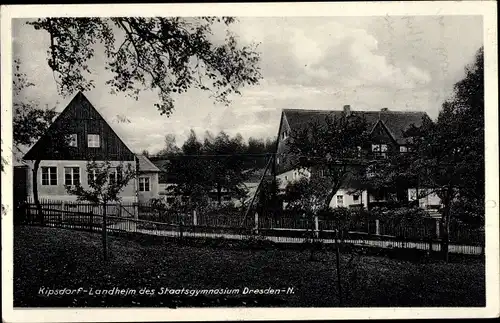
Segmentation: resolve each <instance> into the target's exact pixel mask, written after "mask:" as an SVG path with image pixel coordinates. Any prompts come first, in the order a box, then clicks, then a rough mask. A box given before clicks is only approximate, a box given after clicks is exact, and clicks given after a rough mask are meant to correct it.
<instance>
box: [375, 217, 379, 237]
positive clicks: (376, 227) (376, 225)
mask: <svg viewBox="0 0 500 323" xmlns="http://www.w3.org/2000/svg"><path fill="white" fill-rule="evenodd" d="M375 234H376V235H380V220H379V219H376V220H375Z"/></svg>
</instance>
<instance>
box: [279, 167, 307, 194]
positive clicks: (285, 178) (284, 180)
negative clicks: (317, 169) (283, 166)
mask: <svg viewBox="0 0 500 323" xmlns="http://www.w3.org/2000/svg"><path fill="white" fill-rule="evenodd" d="M305 176H307V177H310V176H311V173H310V172H309V171H308V170H305V169H292V170H289V171H287V172H284V173H281V174H279V175H277V176H276V178H277V179H279V180H280V189H284V188H285V187H286V186H287V185H288V184H289V183H293V182H296V181H298V180H300V179H301V178H302V177H305Z"/></svg>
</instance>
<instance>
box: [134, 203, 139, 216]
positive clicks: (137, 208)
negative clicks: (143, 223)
mask: <svg viewBox="0 0 500 323" xmlns="http://www.w3.org/2000/svg"><path fill="white" fill-rule="evenodd" d="M134 219H135V220H139V203H137V202H136V203H134Z"/></svg>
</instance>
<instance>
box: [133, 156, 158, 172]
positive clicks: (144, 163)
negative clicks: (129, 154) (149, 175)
mask: <svg viewBox="0 0 500 323" xmlns="http://www.w3.org/2000/svg"><path fill="white" fill-rule="evenodd" d="M136 156H137V160H138V161H139V171H140V172H159V171H160V170H159V169H158V167H156V166H155V165H154V164H153V163H152V162H151V161H150V160H149V159H148V157H146V156H144V155H136Z"/></svg>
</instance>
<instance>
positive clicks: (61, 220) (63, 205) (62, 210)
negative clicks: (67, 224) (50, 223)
mask: <svg viewBox="0 0 500 323" xmlns="http://www.w3.org/2000/svg"><path fill="white" fill-rule="evenodd" d="M65 206H66V205H65V204H64V201H62V202H61V213H59V214H60V217H59V222H60V223H61V224H62V222H63V221H64V211H66V207H65Z"/></svg>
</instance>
